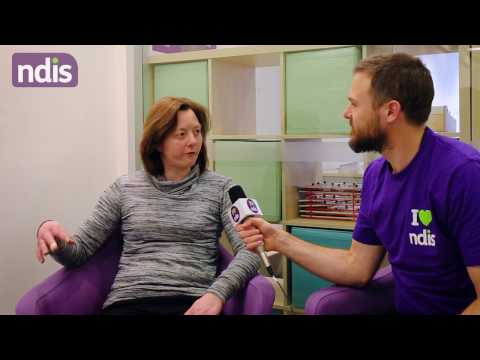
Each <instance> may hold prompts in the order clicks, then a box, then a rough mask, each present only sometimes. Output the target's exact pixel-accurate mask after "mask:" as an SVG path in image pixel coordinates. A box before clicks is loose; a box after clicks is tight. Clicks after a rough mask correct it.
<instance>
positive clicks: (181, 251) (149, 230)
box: [37, 97, 260, 315]
mask: <svg viewBox="0 0 480 360" xmlns="http://www.w3.org/2000/svg"><path fill="white" fill-rule="evenodd" d="M207 131H208V116H207V111H206V110H205V109H204V108H203V107H202V106H201V105H199V104H197V103H195V102H193V101H191V100H189V99H186V98H175V97H165V98H162V99H160V101H158V102H157V103H156V104H154V105H153V107H152V109H151V110H150V113H149V115H148V117H147V119H146V122H145V127H144V133H143V138H142V141H141V145H140V150H141V156H142V161H143V165H144V168H145V170H142V171H137V172H136V173H135V175H134V176H126V175H124V176H121V177H120V178H118V179H117V180H116V181H115V182H114V183H113V184H112V185H111V186H110V187H109V188H108V189H107V190H106V191H105V192H104V194H103V195H102V196H101V197H100V199H99V200H98V203H97V204H96V206H95V209H94V211H93V214H92V215H91V216H90V217H89V218H88V219H87V220H86V221H85V223H84V224H83V225H82V226H81V227H80V229H79V231H78V232H77V234H75V235H73V236H72V237H70V236H69V235H68V234H67V233H66V231H65V230H63V228H62V227H61V225H60V224H58V223H57V222H55V221H47V222H44V223H43V224H42V225H41V226H40V227H39V229H38V232H37V245H38V246H37V258H38V260H39V261H40V262H42V263H43V262H44V261H45V256H46V255H47V254H51V255H52V256H53V257H54V259H55V260H56V261H58V262H59V263H60V264H62V265H64V266H67V267H73V266H79V265H81V264H82V263H84V262H85V261H86V260H88V258H90V257H91V256H92V255H93V254H94V253H95V252H96V251H97V249H98V248H99V247H100V246H101V245H102V244H103V243H104V241H105V240H106V239H107V238H108V236H109V235H110V234H111V233H112V232H113V231H114V230H115V229H117V228H118V227H120V228H121V231H122V236H123V240H124V243H123V249H122V254H121V258H120V263H119V270H118V273H117V275H116V277H115V280H114V282H113V285H112V287H111V289H110V293H109V295H108V296H107V299H106V301H105V303H104V305H103V310H102V313H103V314H141V313H143V314H146V313H150V314H151V313H157V314H183V313H185V314H211V315H214V314H220V313H221V311H222V308H223V305H224V303H225V301H226V300H227V299H228V298H229V297H230V296H232V295H233V294H234V292H235V291H236V290H238V289H240V288H242V287H243V286H244V285H245V284H246V281H247V280H248V279H249V278H251V277H252V276H253V275H254V274H255V273H256V271H257V269H258V267H259V265H260V260H259V258H258V256H257V255H256V254H254V253H252V252H250V251H248V250H247V249H246V248H245V246H244V245H243V242H242V241H241V240H240V238H239V237H238V234H237V233H236V231H235V229H234V227H233V224H232V223H231V222H230V219H229V209H230V206H231V203H230V199H229V196H228V189H229V188H230V187H231V186H232V185H233V184H232V182H231V179H229V178H227V177H225V176H222V175H219V174H216V173H214V172H211V171H209V170H207V162H208V159H207V149H206V143H205V138H206V133H207ZM223 229H224V230H225V231H226V233H227V235H228V238H229V240H230V242H231V244H232V247H233V249H234V252H235V254H236V256H235V258H234V259H233V260H232V262H231V263H230V265H229V266H228V268H227V269H225V271H223V272H222V273H221V274H220V275H219V276H218V277H216V272H217V257H218V239H219V237H220V235H221V232H222V230H223Z"/></svg>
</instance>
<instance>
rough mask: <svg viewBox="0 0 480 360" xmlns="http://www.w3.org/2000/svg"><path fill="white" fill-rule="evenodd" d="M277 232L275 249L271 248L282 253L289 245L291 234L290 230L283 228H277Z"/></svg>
mask: <svg viewBox="0 0 480 360" xmlns="http://www.w3.org/2000/svg"><path fill="white" fill-rule="evenodd" d="M277 231H278V232H277V234H276V236H275V237H276V239H275V240H276V241H274V247H275V248H274V249H271V250H274V251H278V252H280V253H283V251H284V250H285V248H286V246H287V245H288V237H289V234H288V232H286V231H284V230H281V229H278V230H277Z"/></svg>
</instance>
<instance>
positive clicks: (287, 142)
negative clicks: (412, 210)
mask: <svg viewBox="0 0 480 360" xmlns="http://www.w3.org/2000/svg"><path fill="white" fill-rule="evenodd" d="M390 48H391V46H365V45H363V46H361V45H360V46H359V45H338V46H336V45H305V46H303V45H302V46H300V45H282V46H280V45H271V46H249V47H239V48H229V49H216V50H202V51H191V52H186V53H175V54H159V55H155V56H152V57H149V58H147V59H145V61H144V67H143V70H144V73H143V84H144V87H143V89H144V109H145V111H146V110H147V109H148V108H149V107H150V106H151V105H152V104H153V102H154V101H156V100H157V98H158V96H159V95H160V94H170V95H181V96H186V97H192V98H193V100H196V101H199V102H201V103H203V104H204V105H206V106H207V107H208V109H209V111H210V115H211V131H210V134H209V135H208V137H207V145H208V154H209V158H210V160H211V161H210V169H212V170H216V169H217V168H218V166H217V165H218V164H219V161H224V164H225V163H227V162H228V159H229V156H230V155H229V154H225V153H222V154H219V153H218V152H216V148H218V146H220V147H222V148H228V146H227V147H225V146H224V145H225V144H226V143H228V142H237V145H238V146H242V143H244V144H245V146H249V144H254V143H258V144H262V143H264V142H272V141H274V142H276V143H277V144H278V149H279V150H278V159H277V158H268V159H265V158H264V157H262V156H263V155H264V154H263V152H262V154H259V157H260V158H261V159H262V161H270V162H271V163H269V165H268V166H272V168H275V166H276V165H275V164H276V163H277V162H278V163H279V169H280V171H279V173H278V174H279V175H278V176H279V179H274V180H272V179H270V178H266V179H262V181H264V182H265V184H270V183H274V182H276V181H277V180H278V182H279V184H280V187H279V190H278V191H279V192H280V193H279V194H275V193H272V191H273V192H274V191H276V190H275V189H274V188H275V187H274V186H268V185H263V187H261V188H263V189H264V192H270V193H269V195H268V196H270V197H271V198H272V199H276V198H277V195H278V198H279V199H280V202H279V204H278V206H279V209H278V210H279V211H278V213H279V214H280V215H279V217H278V220H277V221H275V222H276V223H277V226H280V227H282V228H283V229H285V230H286V231H291V230H292V228H305V229H318V230H319V231H322V230H325V229H327V230H328V229H331V230H341V231H352V230H353V228H354V225H355V223H354V222H353V221H343V220H320V219H306V218H300V217H299V216H298V209H297V200H298V193H297V187H298V186H305V185H308V184H309V183H311V182H313V181H315V180H316V179H317V178H318V177H319V176H321V175H322V174H325V173H327V172H328V171H327V170H329V169H326V168H325V166H324V165H325V164H327V163H335V162H339V163H349V162H358V163H361V164H363V168H362V169H360V170H359V171H357V172H356V173H352V174H343V175H344V176H347V177H348V176H352V177H359V178H360V177H361V176H362V173H363V170H364V169H365V168H366V166H367V165H368V164H369V163H370V162H371V161H372V160H373V159H375V158H376V157H377V155H375V154H370V153H368V154H362V155H359V154H355V153H353V152H352V151H351V150H350V149H349V148H348V145H347V142H346V140H347V139H348V137H349V131H350V130H349V126H348V124H347V121H346V120H345V119H343V117H342V114H343V110H344V109H345V107H346V106H347V103H348V102H347V94H348V89H349V86H350V82H351V76H352V70H353V67H354V66H355V64H356V63H357V62H358V61H359V60H360V59H361V58H363V57H366V56H368V55H371V54H374V53H382V52H389V51H391V49H390ZM462 51H464V49H463V50H462ZM164 70H168V72H169V74H168V75H165V73H166V72H165V71H164ZM461 72H462V73H461V78H462V79H464V78H466V77H465V73H464V72H465V69H463V68H462V69H461ZM186 75H188V76H186ZM162 76H164V77H165V79H166V80H164V83H163V84H160V83H159V81H160V79H161V77H162ZM477 90H478V89H477ZM332 94H333V95H332ZM462 94H463V95H462ZM466 94H467V93H466V92H463V91H462V93H461V99H460V100H461V101H460V103H461V104H462V106H461V109H462V114H466V112H465V111H466V110H465V106H466V104H467V102H466V100H465V96H466ZM330 97H331V98H330ZM460 120H461V131H460V132H459V133H448V134H447V135H448V136H452V137H459V138H463V139H464V138H465V134H467V132H466V131H465V130H464V128H465V125H464V122H465V121H466V120H465V116H464V117H463V118H461V119H460ZM245 149H247V148H245ZM246 153H247V151H242V150H241V148H237V150H236V151H235V154H231V155H234V156H232V158H235V159H237V160H235V161H240V160H239V159H240V158H241V157H242V155H245V154H246ZM225 160H227V161H225ZM244 160H245V161H246V162H248V161H255V159H254V158H251V156H250V155H249V158H247V159H244ZM257 160H258V159H257ZM220 168H222V167H221V166H220ZM223 169H226V170H225V171H226V175H229V172H230V171H232V170H231V169H228V167H223ZM330 170H331V169H330ZM219 172H222V171H219ZM233 173H234V172H233ZM274 173H275V171H271V172H270V173H269V175H265V176H267V177H269V176H276V175H271V174H274ZM233 177H234V181H235V176H233ZM251 181H255V179H254V176H251V177H250V178H249V177H248V176H247V177H243V178H242V182H241V185H242V186H245V187H248V186H251ZM243 182H245V183H243ZM257 185H258V184H257ZM252 188H255V189H257V190H256V191H257V192H258V193H256V194H255V193H253V194H252V193H248V194H249V196H251V197H255V198H258V197H261V196H264V195H265V194H262V193H261V191H259V190H258V189H259V188H258V187H255V186H252ZM260 204H262V203H260ZM261 206H262V205H261ZM275 206H277V205H275ZM262 207H263V206H262ZM221 242H222V243H223V244H224V245H225V246H226V247H227V249H228V248H229V244H228V241H227V240H226V238H225V236H222V239H221ZM230 250H231V249H230ZM279 270H280V272H281V274H280V275H281V276H280V277H281V279H282V281H283V282H284V284H285V288H286V289H287V292H288V295H289V296H288V298H286V299H285V298H284V296H283V294H281V291H279V289H277V298H276V302H275V306H274V307H275V309H278V310H282V311H284V312H285V313H302V309H300V308H296V307H295V306H293V305H292V296H291V295H292V293H291V291H292V286H291V282H292V279H291V263H290V262H289V261H288V260H287V259H286V258H284V257H283V258H282V259H281V266H279ZM274 286H275V287H276V285H274Z"/></svg>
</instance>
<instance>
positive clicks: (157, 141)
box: [140, 96, 209, 176]
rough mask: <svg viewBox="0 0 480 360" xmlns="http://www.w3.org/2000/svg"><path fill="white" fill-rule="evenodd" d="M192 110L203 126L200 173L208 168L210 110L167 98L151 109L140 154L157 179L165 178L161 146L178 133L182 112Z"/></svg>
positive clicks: (194, 103)
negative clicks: (207, 136)
mask: <svg viewBox="0 0 480 360" xmlns="http://www.w3.org/2000/svg"><path fill="white" fill-rule="evenodd" d="M188 109H191V110H192V111H193V112H194V113H195V115H196V117H197V119H198V121H199V122H200V125H201V127H202V128H201V132H202V137H203V142H202V148H201V150H200V154H199V155H198V159H197V164H198V165H199V168H200V173H202V172H203V171H205V169H206V168H207V166H208V156H207V146H206V135H207V132H208V130H209V123H208V110H207V109H206V108H205V107H203V106H202V105H200V104H198V103H196V102H194V101H192V100H190V99H187V98H182V97H173V96H166V97H163V98H161V99H160V100H158V101H157V102H156V103H155V104H153V106H152V107H151V108H150V112H149V113H148V116H147V118H146V120H145V124H144V127H143V136H142V141H141V143H140V154H141V157H142V162H143V166H144V168H145V170H146V171H147V172H148V173H149V174H151V175H153V176H158V175H163V173H164V168H163V162H162V159H161V157H160V153H159V152H158V147H159V146H160V145H161V144H162V143H163V141H164V140H165V137H166V136H167V135H168V134H170V133H171V132H172V131H173V130H175V128H176V126H177V114H178V112H179V111H184V110H188Z"/></svg>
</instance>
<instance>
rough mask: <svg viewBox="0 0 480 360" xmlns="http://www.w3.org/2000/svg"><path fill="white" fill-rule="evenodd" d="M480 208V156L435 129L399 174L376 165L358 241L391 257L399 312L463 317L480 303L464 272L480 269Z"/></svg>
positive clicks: (366, 187) (366, 183) (366, 184)
mask: <svg viewBox="0 0 480 360" xmlns="http://www.w3.org/2000/svg"><path fill="white" fill-rule="evenodd" d="M479 207H480V153H479V152H478V151H477V150H476V149H474V148H473V147H472V146H470V145H467V144H465V143H462V142H460V141H458V140H455V139H450V138H447V137H444V136H440V135H438V134H436V133H434V132H433V131H432V130H430V129H429V128H427V129H426V131H425V134H424V136H423V139H422V144H421V146H420V150H419V151H418V153H417V154H416V155H415V157H414V158H413V160H412V161H411V162H410V164H409V165H408V166H407V167H406V168H405V169H404V170H402V171H401V172H399V173H397V174H392V168H391V166H390V164H389V163H388V162H387V161H386V160H385V159H384V158H383V157H382V158H380V159H377V160H375V161H374V162H372V163H371V164H370V166H369V167H368V168H367V170H366V171H365V175H364V180H363V190H362V202H361V208H360V214H359V216H358V219H357V223H356V226H355V230H354V233H353V238H354V239H355V240H357V241H359V242H362V243H364V244H371V245H383V246H384V247H385V249H386V250H387V251H388V256H389V261H390V264H391V265H392V272H393V275H394V278H395V285H396V287H395V303H396V308H397V311H398V312H400V313H410V314H457V313H461V312H462V311H463V310H464V309H465V308H466V307H467V306H468V305H469V304H470V303H471V302H472V301H473V300H475V298H476V293H475V288H474V286H473V283H472V281H471V280H470V277H469V276H468V272H467V269H466V267H467V266H478V265H480V211H479Z"/></svg>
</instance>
